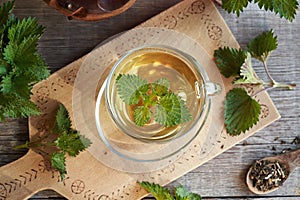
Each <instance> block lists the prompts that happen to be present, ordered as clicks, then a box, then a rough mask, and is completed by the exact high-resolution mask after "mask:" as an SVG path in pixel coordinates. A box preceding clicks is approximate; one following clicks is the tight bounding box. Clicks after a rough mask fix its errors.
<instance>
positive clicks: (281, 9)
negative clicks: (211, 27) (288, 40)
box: [222, 0, 299, 21]
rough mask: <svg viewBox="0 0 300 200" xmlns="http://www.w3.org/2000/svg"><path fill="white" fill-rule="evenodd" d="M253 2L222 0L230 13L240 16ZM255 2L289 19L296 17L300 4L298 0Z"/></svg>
mask: <svg viewBox="0 0 300 200" xmlns="http://www.w3.org/2000/svg"><path fill="white" fill-rule="evenodd" d="M251 2H252V0H222V8H223V9H224V10H226V11H227V12H228V13H231V12H232V13H236V14H237V16H239V15H240V12H243V9H244V8H246V7H247V5H248V3H251ZM254 3H258V6H259V7H260V8H261V9H262V8H264V10H266V11H268V10H270V11H272V12H274V13H275V14H279V16H280V17H284V18H285V19H287V20H289V21H293V19H295V16H296V11H297V8H298V5H299V3H298V1H297V0H254Z"/></svg>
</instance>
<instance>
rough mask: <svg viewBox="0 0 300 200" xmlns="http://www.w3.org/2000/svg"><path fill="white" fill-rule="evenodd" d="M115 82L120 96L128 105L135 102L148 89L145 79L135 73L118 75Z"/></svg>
mask: <svg viewBox="0 0 300 200" xmlns="http://www.w3.org/2000/svg"><path fill="white" fill-rule="evenodd" d="M116 83H117V89H118V94H119V95H120V98H121V99H122V100H123V101H124V102H125V103H126V104H128V105H134V104H137V103H138V102H139V101H140V99H141V98H142V95H145V94H146V93H147V91H148V89H149V85H148V83H147V81H146V80H144V79H142V78H141V77H140V76H137V75H131V74H125V75H122V76H119V77H118V79H117V81H116Z"/></svg>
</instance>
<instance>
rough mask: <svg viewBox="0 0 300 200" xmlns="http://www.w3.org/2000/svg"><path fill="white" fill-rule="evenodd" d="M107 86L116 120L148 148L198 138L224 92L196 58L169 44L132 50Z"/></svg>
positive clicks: (108, 101)
mask: <svg viewBox="0 0 300 200" xmlns="http://www.w3.org/2000/svg"><path fill="white" fill-rule="evenodd" d="M122 79H123V80H122ZM121 80H122V81H123V82H122V81H121ZM137 80H139V81H137ZM118 81H120V82H119V84H118V83H117V82H118ZM131 81H132V82H131ZM105 84H106V85H105V91H104V94H105V103H106V108H107V110H108V113H109V116H110V118H111V120H112V121H113V122H114V124H115V125H116V127H117V128H118V129H119V130H120V131H121V132H122V133H124V134H125V135H127V136H129V137H131V138H134V139H137V140H138V141H141V142H146V143H153V142H154V143H161V142H167V141H172V140H174V139H176V138H180V137H182V136H184V135H186V134H194V132H195V127H200V128H201V127H203V124H204V123H205V121H206V118H207V114H208V112H209V106H208V99H209V97H210V96H212V95H215V94H217V93H218V92H220V91H221V87H220V85H219V84H216V83H213V82H211V81H209V78H208V75H207V73H206V71H205V70H204V68H203V67H202V66H201V64H200V63H199V62H197V61H196V60H195V59H194V58H193V57H192V56H190V55H188V54H186V53H185V52H183V51H181V50H178V49H176V48H173V47H170V46H164V45H148V46H142V47H138V48H136V49H132V50H130V51H128V52H127V53H125V54H124V55H123V56H121V57H120V58H119V59H118V60H117V61H116V63H115V64H114V65H113V67H112V69H111V71H110V73H109V75H108V77H107V79H106V82H105ZM136 84H138V85H136ZM143 88H144V89H143ZM145 88H146V89H145ZM156 90H158V91H156ZM121 91H123V93H122V92H121ZM143 92H144V94H141V93H143ZM159 93H161V94H159ZM124 94H125V96H126V97H127V100H124V99H126V97H124ZM122 95H123V96H122ZM128 97H130V98H129V99H128ZM147 98H148V100H146V99H147ZM149 99H150V100H149ZM145 104H147V105H145ZM186 111H188V112H186ZM204 115H205V116H204ZM145 116H147V117H145ZM145 118H146V119H145ZM139 120H141V121H143V123H142V125H141V124H140V123H139ZM137 122H138V123H137ZM97 123H100V122H99V121H97ZM98 126H100V125H99V124H98ZM198 129H199V128H198ZM198 131H200V130H197V132H198ZM100 134H103V132H102V131H101V133H100ZM106 137H109V136H106Z"/></svg>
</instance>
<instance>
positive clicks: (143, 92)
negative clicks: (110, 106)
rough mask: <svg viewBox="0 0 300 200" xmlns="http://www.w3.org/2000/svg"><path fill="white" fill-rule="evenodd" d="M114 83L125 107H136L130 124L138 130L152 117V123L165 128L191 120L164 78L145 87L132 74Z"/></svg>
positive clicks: (142, 82)
mask: <svg viewBox="0 0 300 200" xmlns="http://www.w3.org/2000/svg"><path fill="white" fill-rule="evenodd" d="M116 83H117V88H118V94H119V96H120V98H121V99H122V100H123V101H124V102H125V103H126V104H128V105H133V106H135V105H136V107H135V108H134V121H135V124H136V125H138V126H144V125H145V124H146V123H147V122H148V121H149V120H150V119H151V116H152V115H153V114H154V117H155V121H156V122H157V123H159V124H161V125H163V126H165V127H171V126H175V125H178V124H180V123H183V122H187V121H189V120H191V119H192V116H191V114H190V112H189V110H188V108H187V106H186V104H185V101H183V100H182V99H181V97H179V96H178V95H176V94H174V93H172V92H171V91H170V89H169V87H170V82H169V81H168V80H167V79H165V78H161V79H158V80H157V81H156V82H154V83H148V82H147V81H146V80H144V79H143V78H142V77H140V76H137V75H134V74H127V75H123V74H120V75H119V76H118V77H117V81H116ZM152 107H153V108H155V109H154V110H155V112H154V113H153V112H152V111H151V108H152Z"/></svg>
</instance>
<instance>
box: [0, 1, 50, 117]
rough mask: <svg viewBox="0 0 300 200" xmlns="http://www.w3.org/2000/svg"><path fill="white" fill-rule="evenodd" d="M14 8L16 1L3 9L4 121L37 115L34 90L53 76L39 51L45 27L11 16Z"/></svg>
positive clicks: (0, 106)
mask: <svg viewBox="0 0 300 200" xmlns="http://www.w3.org/2000/svg"><path fill="white" fill-rule="evenodd" d="M13 7H14V1H7V2H6V3H3V4H1V6H0V16H1V19H0V96H1V103H0V121H2V120H4V119H5V118H6V117H12V118H18V117H28V116H31V115H36V114H37V113H38V111H39V109H38V107H37V106H35V104H33V103H32V102H31V101H30V95H31V89H32V87H33V85H34V84H35V83H37V82H39V81H41V80H43V79H45V78H47V77H48V76H49V74H50V71H49V69H48V67H47V65H46V63H45V61H44V60H43V59H42V56H41V55H40V54H39V53H38V52H37V44H38V40H39V39H40V37H41V35H42V34H43V31H44V27H43V26H41V25H39V24H38V22H37V19H35V18H31V17H28V18H23V19H22V20H20V19H18V18H17V17H15V16H14V15H10V13H11V12H12V9H13Z"/></svg>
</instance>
